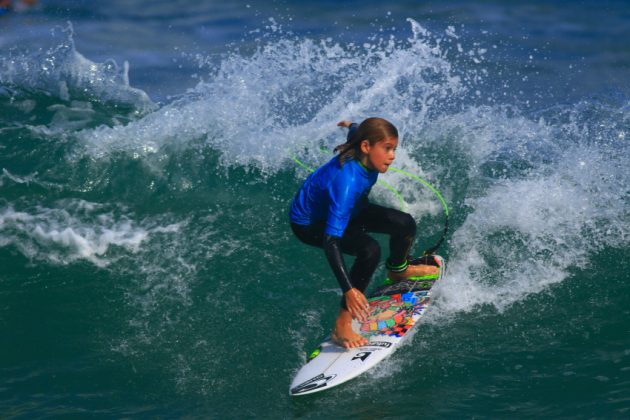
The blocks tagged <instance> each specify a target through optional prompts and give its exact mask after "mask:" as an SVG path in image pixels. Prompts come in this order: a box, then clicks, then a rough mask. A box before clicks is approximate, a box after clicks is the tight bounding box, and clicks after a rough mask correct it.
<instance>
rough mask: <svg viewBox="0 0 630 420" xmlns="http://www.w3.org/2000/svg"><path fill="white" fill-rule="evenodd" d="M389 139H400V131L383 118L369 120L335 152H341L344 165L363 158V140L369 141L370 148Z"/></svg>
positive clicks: (340, 158) (340, 157)
mask: <svg viewBox="0 0 630 420" xmlns="http://www.w3.org/2000/svg"><path fill="white" fill-rule="evenodd" d="M387 137H395V138H398V130H397V129H396V127H395V126H394V124H392V123H390V122H389V121H387V120H386V119H383V118H377V117H372V118H368V119H366V120H364V121H363V122H362V123H361V124H359V127H358V128H357V129H356V130H355V132H354V133H352V136H350V137H349V138H348V141H346V142H345V143H344V144H340V145H339V146H337V147H335V150H334V151H335V152H339V156H338V159H339V162H340V163H341V164H342V165H343V164H344V163H345V161H346V160H348V159H357V158H358V157H359V156H361V142H362V141H363V140H367V141H368V143H369V144H370V146H374V145H375V144H376V143H378V142H379V141H381V140H383V139H385V138H387Z"/></svg>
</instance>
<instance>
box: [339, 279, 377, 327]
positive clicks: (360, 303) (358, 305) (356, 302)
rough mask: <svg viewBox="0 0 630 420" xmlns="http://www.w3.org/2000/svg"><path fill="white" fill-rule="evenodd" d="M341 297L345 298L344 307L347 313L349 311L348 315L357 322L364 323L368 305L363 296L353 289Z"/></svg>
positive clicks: (367, 313) (368, 312)
mask: <svg viewBox="0 0 630 420" xmlns="http://www.w3.org/2000/svg"><path fill="white" fill-rule="evenodd" d="M343 295H344V296H345V298H346V307H347V308H348V311H350V314H352V316H353V317H354V318H356V319H358V320H359V321H365V320H366V319H367V317H368V315H369V314H370V311H369V308H370V304H369V303H368V301H367V299H366V298H365V295H364V294H363V293H361V291H360V290H359V289H356V288H354V287H353V288H352V289H350V290H348V291H347V292H346V293H344V294H343Z"/></svg>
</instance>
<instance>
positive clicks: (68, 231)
mask: <svg viewBox="0 0 630 420" xmlns="http://www.w3.org/2000/svg"><path fill="white" fill-rule="evenodd" d="M175 230H177V226H175V225H171V226H165V227H157V228H146V227H142V226H141V225H140V224H139V223H137V222H135V221H133V219H131V218H130V217H129V216H126V215H121V216H117V215H115V214H114V213H113V212H112V211H108V210H107V209H104V206H102V205H99V204H96V203H90V202H86V201H83V200H62V201H60V202H58V203H57V206H56V207H52V208H49V207H43V206H35V207H29V208H27V209H24V210H16V209H15V208H14V206H12V205H5V206H3V207H2V208H0V246H14V247H16V248H17V249H18V250H19V251H20V252H21V253H22V254H23V255H24V256H26V257H27V258H30V259H36V260H43V261H47V262H49V263H53V264H69V263H72V262H75V261H78V260H86V261H89V262H91V263H93V264H95V265H97V266H99V267H105V266H107V265H108V264H110V263H111V262H112V261H113V260H115V259H116V258H117V255H116V253H114V254H113V255H111V256H108V252H111V250H112V249H113V248H120V249H122V250H124V251H125V252H127V253H136V252H138V251H139V249H140V247H141V246H142V244H143V243H144V242H146V241H147V239H148V238H149V236H150V235H151V234H152V233H155V232H169V231H175Z"/></svg>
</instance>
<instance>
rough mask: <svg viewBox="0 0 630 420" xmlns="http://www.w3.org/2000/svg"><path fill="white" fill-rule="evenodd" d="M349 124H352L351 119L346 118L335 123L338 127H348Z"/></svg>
mask: <svg viewBox="0 0 630 420" xmlns="http://www.w3.org/2000/svg"><path fill="white" fill-rule="evenodd" d="M351 125H352V121H348V120H343V121H339V122H338V123H337V126H338V127H346V128H348V127H350V126H351Z"/></svg>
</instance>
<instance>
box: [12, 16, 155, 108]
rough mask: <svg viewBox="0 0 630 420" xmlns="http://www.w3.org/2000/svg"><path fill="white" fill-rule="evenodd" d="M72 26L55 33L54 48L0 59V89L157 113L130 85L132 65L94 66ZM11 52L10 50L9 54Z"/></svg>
mask: <svg viewBox="0 0 630 420" xmlns="http://www.w3.org/2000/svg"><path fill="white" fill-rule="evenodd" d="M73 36H74V32H73V28H72V24H71V23H68V25H67V26H66V27H65V28H61V29H59V28H56V29H54V30H53V31H52V40H51V41H50V42H51V43H52V46H51V47H50V48H49V49H48V50H45V51H41V50H40V51H38V52H35V53H32V52H19V53H18V52H10V53H9V54H8V55H7V56H3V57H0V86H5V87H11V88H13V89H21V90H26V91H43V92H46V93H48V94H50V95H52V96H55V97H58V98H60V99H61V100H63V101H70V100H71V99H89V100H91V101H96V102H102V103H112V104H116V105H123V106H128V107H132V108H133V109H135V110H136V111H138V112H139V113H146V112H149V111H151V110H154V109H156V105H155V104H154V103H153V102H152V101H151V99H150V98H149V96H148V95H147V94H146V93H145V92H144V91H142V90H141V89H137V88H133V87H131V86H130V84H129V63H128V62H126V61H125V62H124V64H123V66H122V68H121V67H120V66H119V65H118V64H117V63H116V62H115V61H114V60H111V59H110V60H106V61H105V62H103V63H95V62H93V61H91V60H89V59H87V58H86V57H84V56H83V55H82V54H81V53H79V52H78V51H77V50H76V48H75V45H74V40H73ZM10 51H11V50H10Z"/></svg>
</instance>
